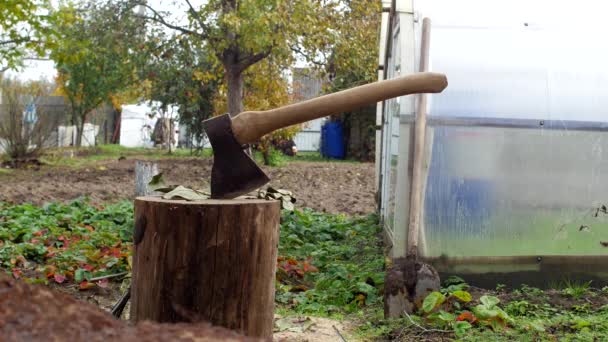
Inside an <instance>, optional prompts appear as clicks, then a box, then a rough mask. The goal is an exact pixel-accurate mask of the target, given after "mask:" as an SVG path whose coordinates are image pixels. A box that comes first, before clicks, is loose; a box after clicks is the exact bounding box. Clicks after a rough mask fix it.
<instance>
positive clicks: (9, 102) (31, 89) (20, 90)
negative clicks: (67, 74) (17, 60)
mask: <svg viewBox="0 0 608 342" xmlns="http://www.w3.org/2000/svg"><path fill="white" fill-rule="evenodd" d="M52 89H53V87H52V85H51V84H49V83H47V82H45V81H32V82H27V83H24V82H20V81H19V80H15V79H10V78H5V79H1V80H0V94H1V95H0V96H2V98H1V100H2V101H0V103H1V105H0V146H1V147H2V148H3V149H4V152H5V153H6V155H8V156H9V158H11V160H12V161H13V162H14V164H18V163H19V162H21V161H23V160H24V159H28V158H33V157H36V156H37V155H38V154H39V153H40V151H41V149H42V148H44V147H45V145H46V144H47V143H48V140H49V137H50V135H51V133H52V132H53V131H54V130H55V129H56V128H57V125H58V123H59V118H58V117H57V116H54V115H52V113H50V111H49V110H48V107H46V106H44V105H43V103H42V101H43V100H44V97H45V96H48V95H50V94H51V92H52Z"/></svg>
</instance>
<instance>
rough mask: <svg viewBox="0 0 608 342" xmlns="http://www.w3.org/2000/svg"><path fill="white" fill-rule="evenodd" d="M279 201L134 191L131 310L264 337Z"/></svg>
mask: <svg viewBox="0 0 608 342" xmlns="http://www.w3.org/2000/svg"><path fill="white" fill-rule="evenodd" d="M279 220H280V204H279V202H277V201H267V200H255V199H244V200H206V201H198V202H187V201H178V200H163V199H161V198H159V197H138V198H137V199H136V200H135V233H134V245H135V247H134V254H133V279H132V303H131V317H132V320H134V321H141V320H153V321H157V322H180V321H198V320H206V321H209V322H211V323H212V324H213V325H219V326H223V327H226V328H229V329H233V330H236V331H239V332H242V333H243V334H245V335H248V336H254V337H271V336H272V327H273V316H274V284H275V272H276V258H277V247H278V238H279Z"/></svg>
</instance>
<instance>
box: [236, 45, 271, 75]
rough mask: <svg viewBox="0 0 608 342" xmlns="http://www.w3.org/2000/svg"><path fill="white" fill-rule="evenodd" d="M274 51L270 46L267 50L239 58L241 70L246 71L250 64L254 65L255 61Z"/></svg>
mask: <svg viewBox="0 0 608 342" xmlns="http://www.w3.org/2000/svg"><path fill="white" fill-rule="evenodd" d="M271 52H272V47H269V48H268V49H267V50H266V51H263V52H260V53H256V54H250V55H246V56H245V57H244V58H241V59H239V61H238V64H239V65H240V68H239V69H240V71H244V70H245V69H247V68H248V67H249V66H251V65H254V64H255V63H257V62H259V61H261V60H262V59H264V58H266V57H268V56H269V55H270V53H271Z"/></svg>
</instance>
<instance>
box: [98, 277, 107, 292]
mask: <svg viewBox="0 0 608 342" xmlns="http://www.w3.org/2000/svg"><path fill="white" fill-rule="evenodd" d="M96 284H97V286H99V287H101V288H103V289H106V288H108V285H109V284H110V282H109V280H108V278H105V279H101V280H100V281H98V282H97V283H96Z"/></svg>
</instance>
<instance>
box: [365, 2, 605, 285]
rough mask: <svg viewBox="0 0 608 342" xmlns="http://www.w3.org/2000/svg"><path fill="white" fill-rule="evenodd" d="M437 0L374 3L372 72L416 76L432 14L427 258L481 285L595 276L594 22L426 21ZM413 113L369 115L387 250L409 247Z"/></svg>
mask: <svg viewBox="0 0 608 342" xmlns="http://www.w3.org/2000/svg"><path fill="white" fill-rule="evenodd" d="M446 3H447V1H439V0H437V1H427V2H424V3H422V2H421V6H420V7H417V6H416V5H417V4H416V3H414V2H413V1H412V0H405V1H392V2H391V1H383V6H384V10H383V16H382V30H381V45H380V57H379V74H378V77H379V79H391V78H395V77H399V76H403V75H408V74H412V73H415V72H417V71H418V65H419V61H418V59H419V55H420V52H419V50H420V34H421V33H420V30H421V27H420V26H421V23H422V18H424V17H429V18H430V19H431V21H432V28H431V39H430V65H431V67H430V70H431V71H435V72H441V73H445V74H446V75H447V78H448V83H449V85H448V87H447V89H446V90H445V91H444V92H443V93H441V94H433V95H430V96H429V105H428V108H427V115H428V119H427V128H426V135H425V136H426V143H425V160H424V163H423V170H424V171H423V174H424V179H425V181H424V186H423V188H424V191H423V193H424V200H423V205H422V206H423V211H422V215H421V222H422V225H421V235H420V241H419V246H420V247H421V251H422V254H423V257H424V259H425V260H427V261H428V262H430V263H432V264H433V265H434V266H435V268H436V269H437V270H438V271H439V272H440V273H442V274H458V275H463V276H466V277H467V278H466V279H468V280H469V281H470V282H471V283H474V284H479V285H484V284H496V283H520V284H521V283H526V284H540V285H542V284H544V285H546V284H547V283H550V282H553V281H560V280H563V279H565V278H566V277H567V278H568V279H571V278H581V279H585V280H586V281H587V280H593V281H594V284H602V283H605V282H606V280H608V262H607V261H608V210H607V206H608V181H607V180H606V179H604V176H605V175H608V115H607V114H608V96H606V94H608V68H605V67H603V63H605V61H606V60H608V49H606V48H604V47H603V46H602V44H597V43H595V44H592V43H590V42H592V41H596V42H599V41H602V38H601V30H585V31H584V30H577V29H575V28H576V27H574V28H573V26H572V25H575V26H576V25H577V24H576V23H571V24H569V25H566V26H559V25H554V26H552V25H550V24H547V23H538V22H536V21H534V18H535V17H534V13H531V14H529V15H528V17H527V18H529V19H530V21H524V20H519V18H514V17H507V18H501V20H498V21H497V22H492V21H491V20H490V19H488V20H487V21H486V22H483V21H482V20H480V21H479V22H475V21H474V20H473V21H471V20H468V19H467V18H465V19H462V20H461V21H460V22H458V20H457V19H453V20H447V19H445V18H437V19H436V18H435V17H434V16H433V13H434V11H433V6H442V5H445V4H446ZM458 3H460V6H461V7H462V8H460V9H461V10H462V11H464V12H466V11H467V8H466V7H467V5H470V6H472V5H474V1H468V2H467V1H464V2H458ZM506 3H507V2H505V4H506ZM508 3H511V4H512V2H508ZM422 5H424V6H422ZM497 7H498V8H497V9H494V10H496V11H500V6H497ZM488 10H489V9H488ZM443 12H445V10H444V11H443ZM486 14H487V13H484V12H483V9H482V12H481V13H478V14H476V15H478V16H479V17H484V16H486ZM454 17H458V16H457V15H456V14H454ZM469 17H473V15H470V16H469ZM486 17H491V16H486ZM524 19H526V18H524ZM471 22H473V23H471ZM581 32H585V34H581ZM416 109H417V108H416V97H415V96H406V97H401V98H397V99H393V100H389V101H385V102H384V103H381V104H379V105H378V110H377V131H376V155H377V156H379V157H378V158H377V160H376V168H377V186H378V193H379V199H380V200H379V212H380V217H381V221H382V224H383V227H384V231H385V236H386V240H387V242H388V243H389V246H390V255H391V256H392V257H402V256H404V255H405V253H406V242H407V241H406V240H407V231H408V221H409V207H410V182H411V173H412V150H413V140H412V136H413V128H414V123H415V113H416Z"/></svg>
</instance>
